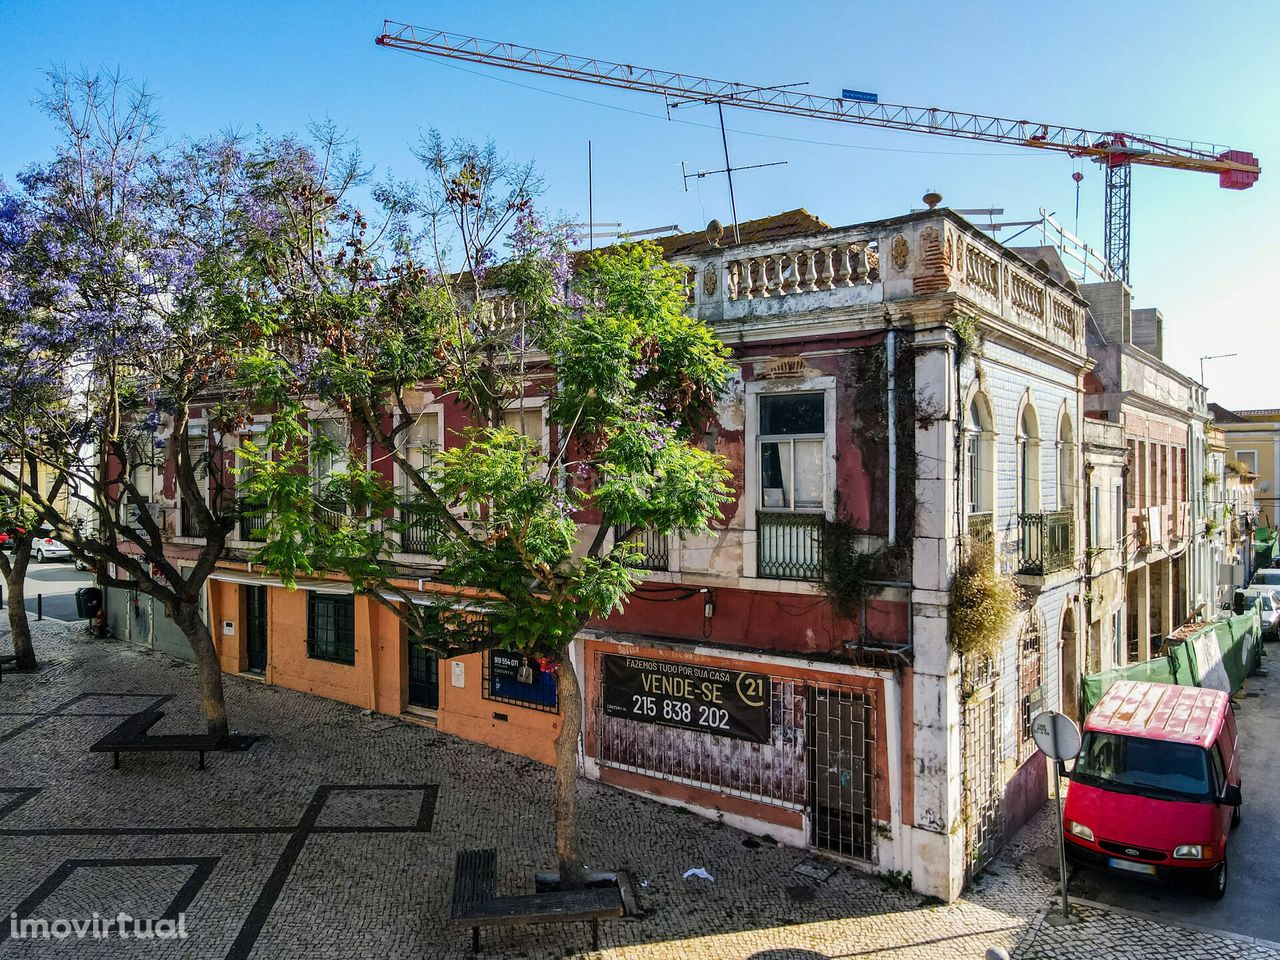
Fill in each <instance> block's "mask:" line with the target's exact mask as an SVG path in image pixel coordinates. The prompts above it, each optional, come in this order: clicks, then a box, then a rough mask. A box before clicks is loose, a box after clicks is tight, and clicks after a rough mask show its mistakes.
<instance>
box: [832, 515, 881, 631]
mask: <svg viewBox="0 0 1280 960" xmlns="http://www.w3.org/2000/svg"><path fill="white" fill-rule="evenodd" d="M859 538H860V534H859V531H858V530H857V528H855V527H854V525H853V524H852V523H851V522H850V521H849V520H848V519H847V518H845V517H840V518H837V519H835V520H831V521H828V522H827V523H826V524H825V526H824V527H823V531H822V580H821V585H822V591H823V593H825V594H826V597H827V600H828V601H829V602H830V603H831V608H832V609H833V610H834V611H835V613H836V615H837V616H840V617H844V618H846V619H849V620H856V619H858V618H860V617H861V616H862V603H863V601H864V600H866V598H867V597H868V596H870V595H871V593H873V592H874V587H873V586H872V583H873V582H874V581H877V580H887V579H889V578H891V577H892V576H893V572H894V571H893V568H894V560H895V554H894V552H893V551H891V550H889V549H880V550H866V549H863V548H861V547H860V546H859V542H858V541H859Z"/></svg>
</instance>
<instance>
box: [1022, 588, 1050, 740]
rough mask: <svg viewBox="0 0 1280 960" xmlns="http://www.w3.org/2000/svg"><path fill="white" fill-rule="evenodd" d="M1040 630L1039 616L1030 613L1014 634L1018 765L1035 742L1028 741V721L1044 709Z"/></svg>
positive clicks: (1042, 638) (1028, 612) (1030, 738)
mask: <svg viewBox="0 0 1280 960" xmlns="http://www.w3.org/2000/svg"><path fill="white" fill-rule="evenodd" d="M1044 666H1045V664H1044V628H1043V627H1041V625H1040V615H1039V614H1038V613H1037V612H1036V611H1035V610H1034V609H1033V610H1028V611H1027V619H1026V620H1025V621H1024V622H1023V624H1022V630H1021V632H1020V633H1019V634H1018V713H1019V721H1020V724H1019V733H1020V736H1019V738H1018V760H1019V762H1021V761H1022V760H1025V759H1026V758H1027V757H1029V756H1031V754H1033V753H1035V750H1036V745H1035V741H1034V740H1033V739H1032V737H1031V721H1032V720H1034V719H1035V718H1036V716H1037V715H1038V714H1039V713H1040V712H1041V711H1042V710H1044V709H1045V707H1046V706H1047V704H1045V702H1044V681H1045V671H1044Z"/></svg>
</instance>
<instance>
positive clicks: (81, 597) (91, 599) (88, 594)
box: [76, 587, 102, 620]
mask: <svg viewBox="0 0 1280 960" xmlns="http://www.w3.org/2000/svg"><path fill="white" fill-rule="evenodd" d="M101 609H102V591H101V590H100V589H98V588H97V587H81V588H80V589H79V590H77V591H76V616H77V617H78V618H79V619H81V620H92V619H93V618H94V617H96V616H97V615H98V611H99V610H101Z"/></svg>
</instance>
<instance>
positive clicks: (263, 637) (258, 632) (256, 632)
mask: <svg viewBox="0 0 1280 960" xmlns="http://www.w3.org/2000/svg"><path fill="white" fill-rule="evenodd" d="M244 648H245V657H246V660H247V664H246V666H245V672H246V673H258V674H262V673H266V672H267V588H266V587H245V594H244Z"/></svg>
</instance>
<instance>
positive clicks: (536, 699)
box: [480, 650, 560, 713]
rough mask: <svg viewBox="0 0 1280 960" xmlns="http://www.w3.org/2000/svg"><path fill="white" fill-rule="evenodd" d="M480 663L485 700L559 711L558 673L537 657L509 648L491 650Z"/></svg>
mask: <svg viewBox="0 0 1280 960" xmlns="http://www.w3.org/2000/svg"><path fill="white" fill-rule="evenodd" d="M481 663H483V665H484V666H483V670H484V676H483V677H482V678H481V679H482V683H481V685H480V695H481V696H482V697H483V698H484V699H486V700H495V701H497V702H498V703H510V704H512V705H514V706H517V707H525V708H526V709H529V710H539V711H541V712H543V713H559V712H560V700H559V692H558V690H557V687H556V675H555V674H554V673H552V672H551V671H547V670H543V669H542V665H541V664H539V663H538V661H537V660H535V659H533V658H531V657H526V656H522V655H521V654H518V653H512V652H510V651H507V650H490V651H489V652H488V653H486V654H485V655H484V659H483V660H482V661H481Z"/></svg>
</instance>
